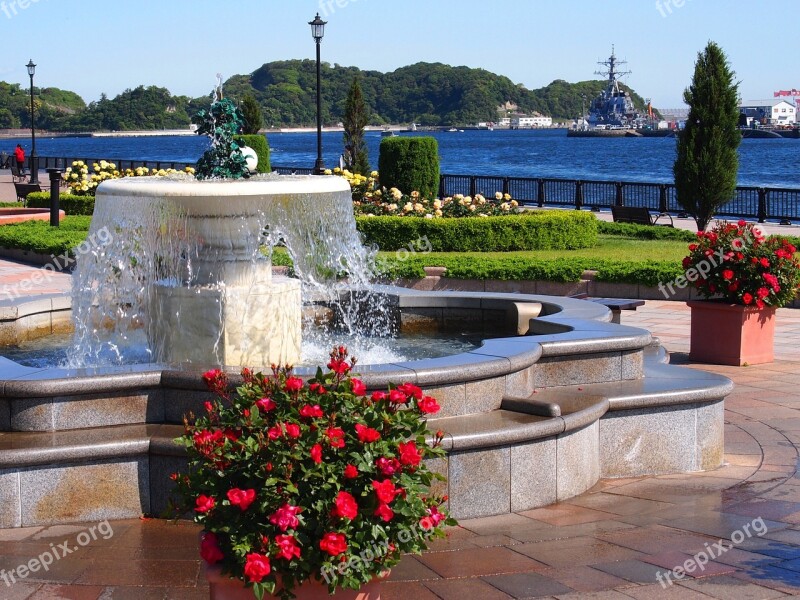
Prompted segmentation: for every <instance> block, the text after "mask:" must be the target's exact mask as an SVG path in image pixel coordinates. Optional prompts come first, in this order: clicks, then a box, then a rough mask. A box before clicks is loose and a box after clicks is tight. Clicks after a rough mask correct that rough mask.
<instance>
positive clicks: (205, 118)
mask: <svg viewBox="0 0 800 600" xmlns="http://www.w3.org/2000/svg"><path fill="white" fill-rule="evenodd" d="M192 123H194V124H195V125H197V134H198V135H207V136H208V137H210V138H211V148H209V149H208V150H206V151H205V152H204V153H203V156H201V157H200V160H198V161H197V174H196V177H197V179H216V178H221V179H242V178H246V177H249V176H250V172H249V171H248V170H247V162H246V161H245V159H244V156H242V153H241V151H240V149H239V144H237V143H236V142H235V141H234V136H236V135H237V134H239V133H240V132H241V130H242V114H241V112H240V111H239V109H238V108H237V106H236V104H234V103H233V102H232V101H231V100H230V99H229V98H220V99H219V100H217V101H215V102H214V103H213V104H212V105H211V108H209V109H208V110H205V109H204V110H200V111H199V112H198V113H197V114H196V115H195V116H194V117H192Z"/></svg>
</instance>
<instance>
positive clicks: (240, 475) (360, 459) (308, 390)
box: [173, 347, 455, 597]
mask: <svg viewBox="0 0 800 600" xmlns="http://www.w3.org/2000/svg"><path fill="white" fill-rule="evenodd" d="M354 365H355V359H350V360H348V356H347V352H346V350H345V349H344V348H342V347H340V348H337V349H335V350H334V351H333V352H332V353H331V360H330V362H329V363H328V368H329V369H330V371H329V372H328V373H323V372H322V371H321V370H318V371H317V376H316V377H315V378H314V379H312V380H310V381H309V382H308V384H306V383H304V382H303V380H302V379H300V378H298V377H294V376H292V373H291V369H289V368H274V369H273V373H272V375H271V376H269V377H265V376H263V375H262V374H260V373H258V374H253V373H252V372H251V371H249V370H247V369H245V370H244V371H243V372H242V376H243V379H244V383H243V385H241V386H240V387H239V388H238V389H237V390H236V392H235V393H231V391H230V390H229V388H228V379H227V377H226V376H225V374H224V373H223V372H221V371H219V370H213V371H209V372H207V373H206V374H205V375H204V379H205V381H206V383H207V385H208V386H209V388H210V389H211V390H212V391H213V392H215V394H216V396H217V398H216V399H215V400H213V401H210V402H207V403H206V406H205V408H206V414H204V415H202V416H199V417H197V418H196V419H194V418H193V417H191V416H190V417H189V418H188V420H187V421H186V433H185V435H184V436H183V437H182V438H179V440H178V441H179V443H181V444H182V445H184V446H185V447H186V449H187V454H188V456H189V471H188V474H185V475H179V474H175V475H174V476H173V479H175V481H176V482H177V489H178V491H179V493H180V496H181V504H180V506H179V509H178V510H179V512H180V511H186V510H191V511H192V512H193V513H194V515H195V521H196V522H198V523H200V524H202V525H203V527H204V529H205V531H206V533H205V536H204V538H203V542H202V547H201V555H202V557H203V559H204V560H205V561H206V562H207V563H208V564H212V565H213V564H219V565H220V566H221V567H222V570H223V573H225V574H227V575H229V576H230V577H233V578H236V579H239V580H241V581H243V582H245V583H246V584H247V585H248V586H249V585H252V586H253V588H254V591H255V593H256V595H257V596H258V597H260V596H261V595H262V594H264V593H269V594H273V593H275V592H276V590H277V591H278V592H279V593H281V594H282V597H291V596H290V592H291V590H292V589H293V588H294V587H296V586H297V585H299V584H301V583H302V582H303V581H306V580H308V579H315V580H324V581H325V583H326V584H327V585H328V587H329V589H330V590H334V589H335V588H336V587H344V588H351V589H357V588H358V587H359V586H361V585H362V584H364V583H367V582H369V581H370V580H372V579H373V578H374V577H375V576H378V575H379V574H381V573H383V572H385V571H386V570H387V569H388V568H390V567H392V566H393V565H395V564H397V563H398V562H399V560H400V557H401V555H402V554H403V553H407V552H414V553H419V552H421V551H422V550H423V549H425V548H426V541H427V540H428V539H430V538H431V537H439V536H441V535H443V527H444V525H445V524H447V525H453V524H455V521H453V520H452V519H449V518H447V517H446V515H445V514H444V513H443V512H442V511H441V510H440V508H439V507H440V505H441V504H442V503H443V502H444V501H445V498H442V497H437V496H436V495H435V494H433V493H431V491H430V486H431V484H432V483H433V482H434V481H435V480H436V479H442V477H441V476H439V475H435V474H433V473H431V472H430V471H429V470H428V468H427V466H426V464H425V462H423V461H424V459H428V458H435V457H441V456H444V451H443V450H442V448H441V447H440V446H441V439H442V435H441V434H436V435H434V436H432V439H433V442H432V443H431V444H430V445H429V444H427V443H426V437H428V436H430V435H431V434H430V433H429V432H428V431H427V429H426V425H425V418H424V417H425V415H427V414H433V413H435V412H437V411H438V410H439V406H438V404H437V402H436V400H434V399H433V398H432V397H430V396H426V395H424V394H423V392H422V390H421V389H420V388H418V387H416V386H414V385H411V384H404V385H400V386H397V387H393V388H391V389H389V390H388V391H387V392H374V393H373V394H371V395H369V396H368V395H367V393H366V387H365V386H364V384H363V383H362V382H361V381H360V380H359V379H357V378H354V377H351V376H350V372H351V370H352V368H353V366H354ZM376 547H377V548H379V551H377V552H375V551H373V550H374V548H376ZM367 549H369V551H370V557H369V558H365V556H366V555H365V550H367ZM342 565H344V566H345V567H346V568H341V566H342Z"/></svg>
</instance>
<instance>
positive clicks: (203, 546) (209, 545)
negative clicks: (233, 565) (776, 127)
mask: <svg viewBox="0 0 800 600" xmlns="http://www.w3.org/2000/svg"><path fill="white" fill-rule="evenodd" d="M200 558H202V559H203V560H204V561H206V563H208V564H209V565H213V564H215V563H218V562H219V561H221V560H222V559H223V558H225V555H224V554H222V550H220V549H219V541H218V540H217V536H216V535H215V534H213V533H211V532H210V531H209V532H206V533H204V534H203V539H202V540H201V542H200Z"/></svg>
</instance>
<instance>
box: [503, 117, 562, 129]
mask: <svg viewBox="0 0 800 600" xmlns="http://www.w3.org/2000/svg"><path fill="white" fill-rule="evenodd" d="M552 125H553V118H552V117H544V116H542V115H538V116H535V117H527V116H522V115H520V116H516V117H512V118H511V127H512V128H513V129H525V128H529V127H551V126H552Z"/></svg>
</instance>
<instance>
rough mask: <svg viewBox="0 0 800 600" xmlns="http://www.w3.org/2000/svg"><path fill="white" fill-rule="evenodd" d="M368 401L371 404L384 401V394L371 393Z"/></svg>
mask: <svg viewBox="0 0 800 600" xmlns="http://www.w3.org/2000/svg"><path fill="white" fill-rule="evenodd" d="M370 399H371V400H372V401H373V402H380V401H381V400H386V392H372V396H370Z"/></svg>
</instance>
